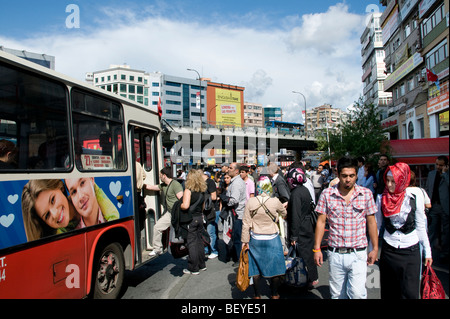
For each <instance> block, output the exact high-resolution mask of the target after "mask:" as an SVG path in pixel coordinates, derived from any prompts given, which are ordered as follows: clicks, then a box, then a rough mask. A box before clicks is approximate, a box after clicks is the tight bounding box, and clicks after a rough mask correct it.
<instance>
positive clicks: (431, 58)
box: [425, 39, 448, 70]
mask: <svg viewBox="0 0 450 319" xmlns="http://www.w3.org/2000/svg"><path fill="white" fill-rule="evenodd" d="M447 58H448V49H447V39H445V40H444V41H442V42H441V43H439V44H438V45H437V46H436V47H435V48H434V49H433V50H431V51H430V52H429V53H428V54H427V55H426V57H425V61H426V64H427V68H428V69H430V70H431V69H432V68H434V67H435V66H436V65H437V64H439V63H441V62H443V61H444V60H445V59H447Z"/></svg>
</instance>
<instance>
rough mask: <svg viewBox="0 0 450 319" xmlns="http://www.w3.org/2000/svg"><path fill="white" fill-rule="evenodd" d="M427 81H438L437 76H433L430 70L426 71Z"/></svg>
mask: <svg viewBox="0 0 450 319" xmlns="http://www.w3.org/2000/svg"><path fill="white" fill-rule="evenodd" d="M427 80H428V81H430V82H436V81H437V80H438V76H437V75H436V74H434V73H433V72H432V71H431V70H428V69H427Z"/></svg>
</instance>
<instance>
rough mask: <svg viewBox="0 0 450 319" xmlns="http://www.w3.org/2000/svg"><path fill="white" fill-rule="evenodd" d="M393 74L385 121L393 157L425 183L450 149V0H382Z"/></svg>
mask: <svg viewBox="0 0 450 319" xmlns="http://www.w3.org/2000/svg"><path fill="white" fill-rule="evenodd" d="M380 3H381V4H382V5H383V6H385V7H386V8H385V10H384V12H383V14H382V16H381V18H380V25H381V28H382V38H383V47H384V51H385V64H386V73H387V74H388V76H387V78H386V79H385V81H384V89H385V91H387V92H392V103H391V104H389V106H388V117H387V118H386V119H384V120H383V121H382V125H383V126H384V127H385V129H386V132H387V134H388V136H389V137H390V139H391V141H390V146H391V148H392V154H393V157H394V158H396V160H398V161H402V162H405V163H407V164H409V165H411V168H412V169H413V170H414V171H415V172H416V176H417V177H418V180H419V181H420V183H421V184H422V185H423V182H424V181H425V180H426V176H427V174H428V170H429V169H430V168H432V167H434V163H435V159H436V157H437V156H438V155H447V156H448V153H449V145H448V144H449V139H448V136H449V124H448V123H449V119H448V118H449V112H448V110H449V102H448V74H449V58H448V51H449V49H448V43H449V32H448V26H449V0H380Z"/></svg>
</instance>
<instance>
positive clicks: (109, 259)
mask: <svg viewBox="0 0 450 319" xmlns="http://www.w3.org/2000/svg"><path fill="white" fill-rule="evenodd" d="M94 265H95V268H94V272H93V276H94V278H93V281H94V282H93V284H94V291H93V297H94V298H96V299H115V298H117V297H118V296H119V293H120V290H121V288H122V283H123V278H124V274H125V261H124V257H123V250H122V247H121V246H120V245H119V244H118V243H112V244H109V245H108V246H106V247H105V248H103V249H102V250H101V252H100V254H98V255H97V258H96V260H95V264H94Z"/></svg>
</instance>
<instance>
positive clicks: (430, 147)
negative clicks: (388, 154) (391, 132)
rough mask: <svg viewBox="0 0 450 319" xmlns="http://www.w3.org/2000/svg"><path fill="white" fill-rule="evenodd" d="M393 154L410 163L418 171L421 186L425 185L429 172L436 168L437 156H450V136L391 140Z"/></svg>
mask: <svg viewBox="0 0 450 319" xmlns="http://www.w3.org/2000/svg"><path fill="white" fill-rule="evenodd" d="M390 145H391V148H392V156H393V158H394V160H395V161H397V162H404V163H406V164H409V166H410V167H411V170H412V171H414V172H415V173H416V178H417V180H418V181H419V183H420V186H421V187H424V186H425V183H426V179H427V176H428V172H429V171H430V170H433V169H435V163H436V158H437V157H438V156H440V155H445V156H448V154H449V138H448V136H447V137H441V138H422V139H412V140H391V141H390Z"/></svg>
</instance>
